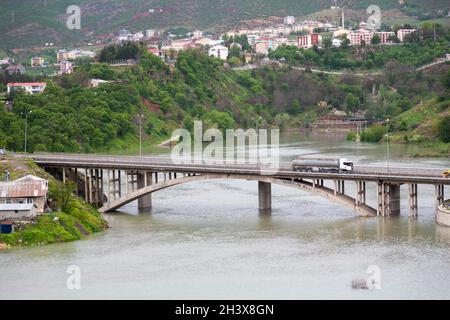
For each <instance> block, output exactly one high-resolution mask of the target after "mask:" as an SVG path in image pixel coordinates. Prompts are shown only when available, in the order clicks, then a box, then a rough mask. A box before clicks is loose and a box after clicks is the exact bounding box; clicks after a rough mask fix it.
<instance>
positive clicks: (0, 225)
mask: <svg viewBox="0 0 450 320" xmlns="http://www.w3.org/2000/svg"><path fill="white" fill-rule="evenodd" d="M13 232H14V222H13V221H10V220H5V221H2V222H0V234H10V233H13Z"/></svg>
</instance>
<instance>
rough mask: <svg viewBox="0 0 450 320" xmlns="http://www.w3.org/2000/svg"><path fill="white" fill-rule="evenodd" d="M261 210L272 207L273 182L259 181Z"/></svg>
mask: <svg viewBox="0 0 450 320" xmlns="http://www.w3.org/2000/svg"><path fill="white" fill-rule="evenodd" d="M258 195H259V210H271V209H272V184H271V183H267V182H261V181H259V182H258Z"/></svg>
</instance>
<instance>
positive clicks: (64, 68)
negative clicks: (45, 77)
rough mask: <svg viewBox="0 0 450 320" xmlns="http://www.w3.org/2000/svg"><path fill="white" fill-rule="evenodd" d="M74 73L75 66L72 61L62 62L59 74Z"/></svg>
mask: <svg viewBox="0 0 450 320" xmlns="http://www.w3.org/2000/svg"><path fill="white" fill-rule="evenodd" d="M71 73H73V64H72V62H70V61H67V60H66V61H61V62H60V63H59V74H71Z"/></svg>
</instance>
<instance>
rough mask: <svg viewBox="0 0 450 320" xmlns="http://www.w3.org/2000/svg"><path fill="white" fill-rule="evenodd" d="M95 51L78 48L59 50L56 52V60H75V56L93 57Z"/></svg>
mask: <svg viewBox="0 0 450 320" xmlns="http://www.w3.org/2000/svg"><path fill="white" fill-rule="evenodd" d="M94 57H95V52H92V51H83V50H79V49H75V50H65V49H64V50H59V51H58V52H57V53H56V61H57V62H61V61H67V60H75V59H77V58H94Z"/></svg>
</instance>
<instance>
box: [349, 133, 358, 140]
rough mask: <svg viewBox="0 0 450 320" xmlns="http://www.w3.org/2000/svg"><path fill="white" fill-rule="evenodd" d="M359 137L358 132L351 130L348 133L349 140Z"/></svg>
mask: <svg viewBox="0 0 450 320" xmlns="http://www.w3.org/2000/svg"><path fill="white" fill-rule="evenodd" d="M357 137H358V135H357V134H356V132H353V131H352V132H350V133H349V134H348V135H347V141H356V138H357Z"/></svg>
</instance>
